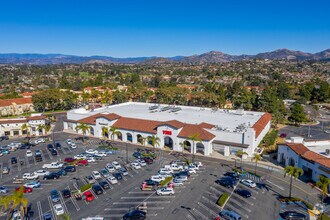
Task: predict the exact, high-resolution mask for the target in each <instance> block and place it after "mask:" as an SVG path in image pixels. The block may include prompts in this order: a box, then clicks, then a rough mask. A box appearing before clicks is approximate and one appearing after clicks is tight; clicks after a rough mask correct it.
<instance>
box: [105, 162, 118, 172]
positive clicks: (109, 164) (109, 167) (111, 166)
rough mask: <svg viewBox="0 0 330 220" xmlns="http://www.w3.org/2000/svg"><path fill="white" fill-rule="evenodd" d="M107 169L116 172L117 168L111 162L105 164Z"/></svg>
mask: <svg viewBox="0 0 330 220" xmlns="http://www.w3.org/2000/svg"><path fill="white" fill-rule="evenodd" d="M105 169H107V170H108V171H109V172H110V173H113V172H115V171H116V170H115V168H114V166H113V165H112V164H111V163H107V165H106V166H105Z"/></svg>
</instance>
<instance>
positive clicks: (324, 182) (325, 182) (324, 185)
mask: <svg viewBox="0 0 330 220" xmlns="http://www.w3.org/2000/svg"><path fill="white" fill-rule="evenodd" d="M329 184H330V179H329V178H327V177H325V176H323V175H319V181H317V182H316V186H317V187H318V188H320V189H321V190H322V204H323V200H324V197H325V196H326V195H328V189H329Z"/></svg>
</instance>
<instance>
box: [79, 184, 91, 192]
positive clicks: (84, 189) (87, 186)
mask: <svg viewBox="0 0 330 220" xmlns="http://www.w3.org/2000/svg"><path fill="white" fill-rule="evenodd" d="M90 188H92V184H90V183H87V184H86V185H83V186H82V187H80V191H81V192H85V191H87V190H89V189H90Z"/></svg>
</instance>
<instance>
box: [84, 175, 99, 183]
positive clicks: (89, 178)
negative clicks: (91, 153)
mask: <svg viewBox="0 0 330 220" xmlns="http://www.w3.org/2000/svg"><path fill="white" fill-rule="evenodd" d="M85 179H86V181H87V183H95V182H96V181H95V179H94V178H93V176H91V175H89V176H86V177H85Z"/></svg>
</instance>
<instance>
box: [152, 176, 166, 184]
mask: <svg viewBox="0 0 330 220" xmlns="http://www.w3.org/2000/svg"><path fill="white" fill-rule="evenodd" d="M150 179H151V180H152V181H155V182H161V181H163V180H164V179H165V178H164V177H162V176H160V175H156V176H151V178H150Z"/></svg>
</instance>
